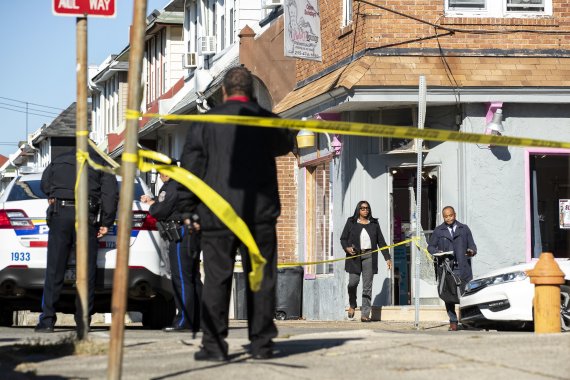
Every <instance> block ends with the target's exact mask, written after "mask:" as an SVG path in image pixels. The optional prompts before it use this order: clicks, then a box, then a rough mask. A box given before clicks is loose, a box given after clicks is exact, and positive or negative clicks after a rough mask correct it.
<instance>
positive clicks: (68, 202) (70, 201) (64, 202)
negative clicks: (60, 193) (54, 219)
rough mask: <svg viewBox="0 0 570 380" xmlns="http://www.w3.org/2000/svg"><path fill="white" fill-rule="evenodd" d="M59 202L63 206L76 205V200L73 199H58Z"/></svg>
mask: <svg viewBox="0 0 570 380" xmlns="http://www.w3.org/2000/svg"><path fill="white" fill-rule="evenodd" d="M57 202H58V203H59V205H60V206H63V207H66V206H68V207H74V206H75V200H73V199H58V200H57Z"/></svg>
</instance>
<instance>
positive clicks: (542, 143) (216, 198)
mask: <svg viewBox="0 0 570 380" xmlns="http://www.w3.org/2000/svg"><path fill="white" fill-rule="evenodd" d="M141 117H143V118H159V119H162V120H178V121H188V122H208V123H215V124H239V125H246V126H251V127H265V128H287V129H292V130H310V131H313V132H318V133H336V134H345V135H353V136H368V137H392V138H404V139H406V138H408V139H411V138H419V139H423V140H430V141H454V142H463V143H473V144H489V145H497V146H518V147H528V146H533V147H547V148H565V149H570V143H567V142H560V141H551V140H541V139H532V138H525V137H511V136H495V135H483V134H477V133H467V132H457V131H448V130H440V129H417V128H412V127H403V126H392V125H383V124H369V123H359V122H342V121H326V120H295V119H281V118H263V117H255V116H235V115H212V114H207V115H204V114H201V115H172V114H157V113H141V112H138V111H135V110H127V111H126V119H130V120H132V119H139V118H141ZM89 143H90V144H91V147H92V148H93V149H95V150H96V151H97V153H98V154H99V155H100V156H101V157H103V158H104V159H105V160H106V161H107V162H108V163H109V164H110V165H111V166H112V168H108V167H106V166H102V165H99V164H97V163H95V162H94V161H92V160H91V159H90V158H89V154H88V153H87V152H83V151H79V150H78V152H77V160H78V162H79V163H80V165H81V168H80V171H79V173H81V170H83V166H84V165H85V163H86V162H87V163H89V165H90V166H92V167H93V168H95V169H96V170H103V171H106V172H109V173H113V174H117V172H118V169H119V168H120V166H119V164H117V163H116V162H115V161H114V160H113V159H112V158H111V157H109V156H108V155H107V154H105V153H104V152H103V151H101V150H100V149H99V148H98V147H97V146H96V144H95V143H93V142H92V141H89ZM131 156H133V157H131ZM137 158H138V166H139V169H140V170H141V171H143V172H148V171H150V170H152V169H153V168H154V169H156V170H157V171H158V172H160V173H163V174H166V175H168V176H169V177H171V178H172V179H174V180H175V181H177V182H179V183H181V184H182V185H184V186H186V187H187V188H188V189H190V190H191V191H192V192H193V193H194V194H195V195H196V196H197V197H198V198H200V200H202V202H204V204H205V205H206V206H207V207H208V208H210V210H212V212H213V213H214V214H215V215H216V216H217V217H218V218H220V220H221V221H222V222H223V223H224V224H225V225H226V226H227V227H228V228H229V229H230V230H231V231H232V232H233V233H234V234H235V235H236V236H237V237H238V238H239V239H240V240H241V241H242V242H243V243H244V244H245V246H246V247H247V248H248V252H249V254H250V260H251V263H252V272H251V273H250V274H249V277H250V287H251V289H252V291H257V290H259V288H260V286H261V280H262V278H263V268H264V266H265V263H266V261H265V259H264V258H263V257H262V256H261V254H260V252H259V248H258V247H257V244H256V243H255V240H254V239H253V236H252V235H251V232H250V231H249V229H248V227H247V225H246V224H245V222H244V221H243V220H242V219H241V218H240V217H239V216H238V215H237V214H236V213H235V211H234V210H233V208H232V207H231V205H230V204H229V203H228V202H227V201H226V200H225V199H223V198H222V197H221V196H220V195H219V194H218V193H216V192H215V191H214V190H213V189H212V188H210V187H209V186H208V185H207V184H206V183H205V182H203V181H202V180H201V179H199V178H198V177H196V176H195V175H193V174H192V173H190V172H188V171H187V170H185V169H183V168H180V167H178V166H174V165H170V164H171V160H170V158H169V157H168V156H166V155H163V154H161V153H158V152H153V151H145V150H139V155H138V156H136V155H133V154H128V155H127V154H126V153H124V154H123V156H122V159H123V161H128V162H137ZM145 158H146V159H150V160H154V161H159V162H162V163H163V164H162V165H156V164H154V163H150V162H147V161H145V160H144V159H145ZM76 191H77V183H76ZM417 240H418V238H416V237H415V238H412V239H408V240H405V241H403V242H399V243H397V244H393V245H390V246H386V247H382V248H380V249H377V250H375V251H372V252H367V253H366V254H370V253H373V252H378V251H381V250H384V249H389V248H392V247H396V246H398V245H402V244H407V243H409V242H411V241H414V244H415V245H416V246H417V247H418V249H420V250H422V251H423V252H424V253H425V254H426V256H427V258H428V259H429V260H432V261H433V259H432V257H431V255H430V254H429V252H428V251H427V250H426V249H425V248H422V247H421V246H420V244H419V243H418V241H417ZM360 256H362V254H361V255H354V256H351V257H343V258H338V259H331V260H323V261H314V262H297V263H281V264H278V266H279V267H288V266H300V265H317V264H324V263H332V262H336V261H344V260H350V259H355V258H357V257H360Z"/></svg>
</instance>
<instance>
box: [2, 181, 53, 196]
mask: <svg viewBox="0 0 570 380" xmlns="http://www.w3.org/2000/svg"><path fill="white" fill-rule="evenodd" d="M40 182H41V181H39V180H38V181H19V180H18V181H16V183H14V186H13V187H12V190H11V191H10V194H9V195H8V199H7V201H27V200H29V199H46V198H47V196H46V195H45V194H44V192H43V191H42V189H41V187H40Z"/></svg>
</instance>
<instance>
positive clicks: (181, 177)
mask: <svg viewBox="0 0 570 380" xmlns="http://www.w3.org/2000/svg"><path fill="white" fill-rule="evenodd" d="M145 158H146V159H150V160H154V161H159V162H163V163H165V164H167V165H157V164H154V163H150V162H147V161H145V160H144V159H145ZM170 163H171V160H170V157H168V156H166V155H164V154H162V153H158V152H152V151H146V150H139V169H140V170H141V171H143V172H148V171H150V170H152V169H153V168H154V169H156V170H157V171H158V172H160V173H162V174H165V175H167V176H169V177H170V178H172V179H173V180H175V181H176V182H178V183H180V184H182V185H184V186H186V187H187V188H188V189H189V190H190V191H192V192H193V193H194V194H195V195H196V196H197V197H198V198H200V200H201V201H202V202H203V203H204V205H205V206H206V207H208V208H209V209H210V211H212V213H213V214H214V215H216V216H217V217H218V218H219V219H220V220H221V221H222V223H224V224H225V225H226V226H227V227H228V229H229V230H230V231H232V232H233V233H234V234H235V235H236V236H237V237H238V239H240V240H241V242H242V243H243V244H244V245H245V246H246V247H247V250H248V253H249V257H250V260H251V272H250V273H249V284H250V288H251V290H252V291H253V292H257V291H258V290H259V289H260V288H261V281H262V280H263V268H264V267H265V264H266V262H267V261H266V260H265V258H263V256H261V252H260V251H259V247H258V246H257V243H256V242H255V240H254V239H253V236H252V235H251V232H250V230H249V228H248V227H247V225H246V224H245V222H244V221H243V219H241V218H240V217H239V216H238V214H236V212H235V211H234V209H233V208H232V206H231V205H230V204H229V203H228V202H227V201H226V200H225V199H224V198H222V197H221V196H220V195H219V194H218V193H217V192H215V191H214V190H213V189H212V188H211V187H210V186H208V185H207V184H206V183H205V182H204V181H202V180H201V179H200V178H198V177H196V176H195V175H194V174H192V173H190V172H189V171H188V170H186V169H183V168H181V167H178V166H176V165H169V164H170Z"/></svg>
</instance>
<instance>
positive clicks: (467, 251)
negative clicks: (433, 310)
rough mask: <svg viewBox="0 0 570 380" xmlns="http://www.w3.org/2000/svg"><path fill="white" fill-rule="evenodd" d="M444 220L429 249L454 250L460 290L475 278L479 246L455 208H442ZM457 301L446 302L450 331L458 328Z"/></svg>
mask: <svg viewBox="0 0 570 380" xmlns="http://www.w3.org/2000/svg"><path fill="white" fill-rule="evenodd" d="M442 215H443V220H444V222H443V223H442V224H440V225H439V226H437V227H436V228H435V230H434V231H433V233H432V235H431V237H430V239H429V244H428V251H429V253H431V254H432V255H433V254H434V253H437V252H448V251H453V254H454V258H453V260H452V269H453V273H455V274H456V275H457V276H458V277H459V278H460V279H461V284H460V290H461V291H463V289H465V285H467V283H468V282H469V281H471V279H473V272H472V271H471V257H473V256H475V255H476V254H477V246H476V245H475V241H474V240H473V234H471V230H470V229H469V227H468V226H467V225H466V224H463V223H460V222H458V221H457V220H456V219H455V218H456V215H455V210H454V209H453V207H451V206H446V207H444V208H443V210H442ZM455 305H456V304H455V303H453V302H445V309H446V310H447V315H448V316H449V331H456V330H457V322H458V320H457V314H456V313H455Z"/></svg>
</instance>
